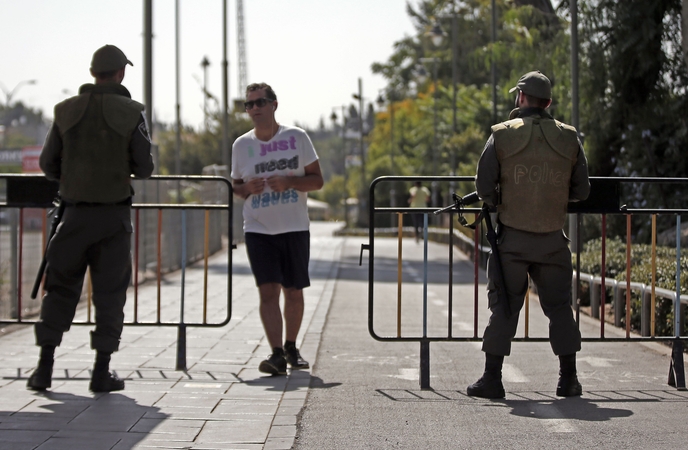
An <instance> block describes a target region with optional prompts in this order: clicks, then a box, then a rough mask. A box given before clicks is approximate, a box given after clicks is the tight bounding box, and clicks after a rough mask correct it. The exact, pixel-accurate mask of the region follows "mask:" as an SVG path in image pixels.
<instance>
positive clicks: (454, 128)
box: [449, 2, 459, 175]
mask: <svg viewBox="0 0 688 450" xmlns="http://www.w3.org/2000/svg"><path fill="white" fill-rule="evenodd" d="M458 31H459V30H458V25H457V23H456V3H454V2H452V36H451V39H452V90H453V95H452V132H453V133H454V134H457V133H458V132H459V131H458V126H457V125H456V121H457V119H456V95H457V94H456V87H457V84H458V78H459V68H458V61H457V56H456V49H457V47H458V43H457V39H458V36H457V35H458ZM449 171H450V173H451V174H452V175H456V149H454V148H452V149H451V168H450V169H449Z"/></svg>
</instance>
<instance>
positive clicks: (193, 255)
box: [0, 174, 233, 370]
mask: <svg viewBox="0 0 688 450" xmlns="http://www.w3.org/2000/svg"><path fill="white" fill-rule="evenodd" d="M133 181H134V183H133V184H134V187H135V190H136V195H135V196H134V202H135V203H134V204H133V205H132V224H133V229H134V232H133V234H132V259H133V261H132V269H133V271H132V280H131V287H132V289H133V296H130V298H128V299H127V306H126V307H125V311H126V317H127V318H126V320H125V324H124V325H125V326H156V327H160V326H162V327H176V328H177V330H178V331H177V336H178V339H177V361H176V369H177V370H186V328H187V327H222V326H224V325H226V324H227V323H229V321H230V319H231V316H232V302H231V298H232V285H231V276H229V270H231V267H232V252H231V250H230V251H227V267H228V268H229V269H228V274H227V286H226V291H227V295H226V298H224V300H223V299H222V298H221V297H220V298H219V302H218V297H217V296H215V297H214V298H213V299H209V296H208V288H209V286H208V270H209V257H210V256H211V254H212V253H215V252H217V251H218V250H221V249H222V247H223V239H226V242H227V243H228V245H232V243H233V227H232V223H233V215H232V210H233V203H232V186H231V183H230V182H229V180H227V179H226V178H224V177H218V176H153V177H151V178H150V179H148V180H133ZM57 189H58V184H57V183H55V182H51V181H48V180H47V179H46V178H45V177H44V176H43V175H33V174H0V212H2V213H4V214H2V215H1V216H0V217H2V223H0V262H1V263H0V324H33V323H35V322H36V320H37V315H38V311H39V309H40V299H41V297H42V296H43V291H42V290H40V291H39V292H40V294H39V295H38V297H37V298H36V299H33V300H32V299H30V298H29V293H30V291H31V286H32V285H33V282H34V280H35V276H36V272H37V270H38V266H39V265H40V261H41V260H42V258H43V254H44V250H45V247H46V240H47V235H48V233H47V229H48V222H49V220H50V218H49V217H48V215H49V210H50V209H51V208H53V206H54V205H53V200H54V199H55V198H56V196H57ZM3 194H4V195H3ZM201 230H202V232H201ZM3 235H4V236H3ZM8 253H9V256H10V257H9V258H7V256H5V255H7V254H8ZM195 262H198V264H201V263H202V265H203V288H202V290H201V291H202V292H201V294H200V296H199V297H200V298H198V299H193V300H194V302H200V307H199V306H198V304H197V303H194V302H191V300H192V299H187V293H186V285H185V284H186V283H185V279H186V274H187V269H189V268H190V267H191V265H192V264H193V263H195ZM177 270H179V271H181V283H180V286H179V291H178V292H174V288H173V287H170V286H164V284H167V283H164V282H165V277H164V275H165V274H166V273H169V272H173V271H177ZM145 280H148V283H149V284H151V283H155V285H156V289H157V293H156V296H155V298H154V299H150V298H146V299H144V298H141V297H140V296H139V288H140V286H141V285H142V283H143V282H144V281H145ZM8 281H9V283H8ZM84 284H85V285H84V290H83V293H82V303H85V308H80V310H79V311H78V312H77V317H76V318H75V321H74V322H73V324H74V325H93V324H94V323H95V322H94V319H93V313H92V303H91V286H90V277H89V276H88V273H87V277H86V280H85V283H84ZM149 297H150V296H149ZM212 300H215V301H212ZM172 303H175V306H177V305H178V313H177V314H169V313H167V314H164V313H163V305H164V304H168V305H169V304H172ZM198 310H200V312H198ZM168 311H169V308H168ZM191 314H193V316H194V318H191V317H190V315H191ZM163 316H168V317H163Z"/></svg>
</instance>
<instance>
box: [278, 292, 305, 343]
mask: <svg viewBox="0 0 688 450" xmlns="http://www.w3.org/2000/svg"><path fill="white" fill-rule="evenodd" d="M283 290H284V323H285V327H286V329H287V335H286V340H287V341H292V342H296V338H297V336H298V335H299V330H300V329H301V321H302V320H303V289H294V288H284V289H283Z"/></svg>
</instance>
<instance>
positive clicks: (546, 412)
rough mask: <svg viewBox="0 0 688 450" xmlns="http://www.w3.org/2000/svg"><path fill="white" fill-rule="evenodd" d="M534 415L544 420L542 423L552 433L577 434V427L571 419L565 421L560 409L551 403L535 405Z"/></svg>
mask: <svg viewBox="0 0 688 450" xmlns="http://www.w3.org/2000/svg"><path fill="white" fill-rule="evenodd" d="M533 414H535V415H536V416H537V417H538V418H540V419H542V422H543V423H544V424H545V425H546V426H547V428H549V431H550V432H552V433H575V432H576V426H575V425H574V424H573V422H572V421H571V420H569V419H565V418H564V415H563V414H562V413H561V411H560V410H559V408H557V407H556V406H554V405H553V404H551V403H535V404H534V405H533Z"/></svg>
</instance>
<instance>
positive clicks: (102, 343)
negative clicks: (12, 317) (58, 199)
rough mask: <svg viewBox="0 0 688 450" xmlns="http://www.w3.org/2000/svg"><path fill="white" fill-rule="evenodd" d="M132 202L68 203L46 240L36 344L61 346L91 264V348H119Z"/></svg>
mask: <svg viewBox="0 0 688 450" xmlns="http://www.w3.org/2000/svg"><path fill="white" fill-rule="evenodd" d="M131 233H132V226H131V208H130V207H129V206H128V205H116V206H110V205H108V206H68V207H67V208H66V209H65V212H64V216H63V219H62V222H61V223H60V225H59V227H58V229H57V232H56V233H55V236H54V237H53V239H52V240H51V241H50V244H49V246H48V253H47V260H48V265H47V269H46V277H45V291H46V294H45V296H44V297H43V303H42V306H41V315H40V320H39V322H37V323H36V326H35V332H36V344H37V345H40V346H43V345H52V346H59V345H60V343H61V342H62V334H63V333H64V332H65V331H68V330H69V328H70V326H71V324H72V320H73V319H74V314H75V312H76V307H77V304H78V302H79V298H80V296H81V292H82V288H83V285H84V276H85V273H86V268H87V267H88V268H89V269H90V276H91V285H92V289H93V296H92V299H93V306H94V307H95V323H96V326H95V329H94V331H92V332H91V348H93V349H94V350H98V351H103V352H110V353H111V352H114V351H116V350H117V349H118V348H119V340H120V336H121V334H122V327H123V322H124V304H125V302H126V294H127V287H128V286H129V282H130V280H131V256H130V251H131Z"/></svg>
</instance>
